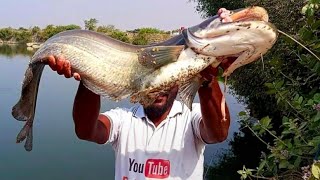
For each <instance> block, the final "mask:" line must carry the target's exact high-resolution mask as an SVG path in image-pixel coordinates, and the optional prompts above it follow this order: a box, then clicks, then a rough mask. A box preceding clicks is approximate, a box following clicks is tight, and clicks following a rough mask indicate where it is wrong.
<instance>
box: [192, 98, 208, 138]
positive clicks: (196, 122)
mask: <svg viewBox="0 0 320 180" xmlns="http://www.w3.org/2000/svg"><path fill="white" fill-rule="evenodd" d="M191 115H192V119H191V124H192V128H193V133H194V135H195V136H196V137H197V138H198V139H199V140H200V141H201V142H203V143H204V144H207V143H206V142H205V141H204V139H203V138H202V137H201V133H200V122H201V120H202V115H201V107H200V103H193V104H192V111H191Z"/></svg>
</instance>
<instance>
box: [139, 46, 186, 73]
mask: <svg viewBox="0 0 320 180" xmlns="http://www.w3.org/2000/svg"><path fill="white" fill-rule="evenodd" d="M183 48H184V45H179V46H153V47H147V48H143V49H141V51H140V52H139V54H138V55H139V57H138V60H139V63H140V64H141V65H143V66H146V67H148V68H155V69H156V68H159V67H161V66H163V65H166V64H168V63H171V62H174V61H176V60H177V59H178V57H179V55H180V53H181V51H182V50H183Z"/></svg>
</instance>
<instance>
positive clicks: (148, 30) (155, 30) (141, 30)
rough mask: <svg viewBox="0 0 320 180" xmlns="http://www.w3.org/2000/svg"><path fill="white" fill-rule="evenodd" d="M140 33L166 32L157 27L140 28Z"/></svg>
mask: <svg viewBox="0 0 320 180" xmlns="http://www.w3.org/2000/svg"><path fill="white" fill-rule="evenodd" d="M136 31H138V34H161V33H165V32H164V31H162V30H159V29H157V28H140V29H138V30H136Z"/></svg>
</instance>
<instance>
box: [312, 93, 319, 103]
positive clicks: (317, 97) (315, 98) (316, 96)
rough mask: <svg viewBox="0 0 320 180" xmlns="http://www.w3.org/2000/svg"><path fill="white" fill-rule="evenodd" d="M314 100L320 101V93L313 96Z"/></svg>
mask: <svg viewBox="0 0 320 180" xmlns="http://www.w3.org/2000/svg"><path fill="white" fill-rule="evenodd" d="M313 101H315V102H316V103H320V93H316V94H315V95H314V96H313Z"/></svg>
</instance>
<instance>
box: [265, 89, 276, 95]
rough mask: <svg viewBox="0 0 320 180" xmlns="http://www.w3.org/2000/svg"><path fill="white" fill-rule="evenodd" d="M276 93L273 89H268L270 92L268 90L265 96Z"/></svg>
mask: <svg viewBox="0 0 320 180" xmlns="http://www.w3.org/2000/svg"><path fill="white" fill-rule="evenodd" d="M276 92H277V90H275V89H270V90H268V91H267V92H266V93H267V94H270V95H271V94H275V93H276Z"/></svg>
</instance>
